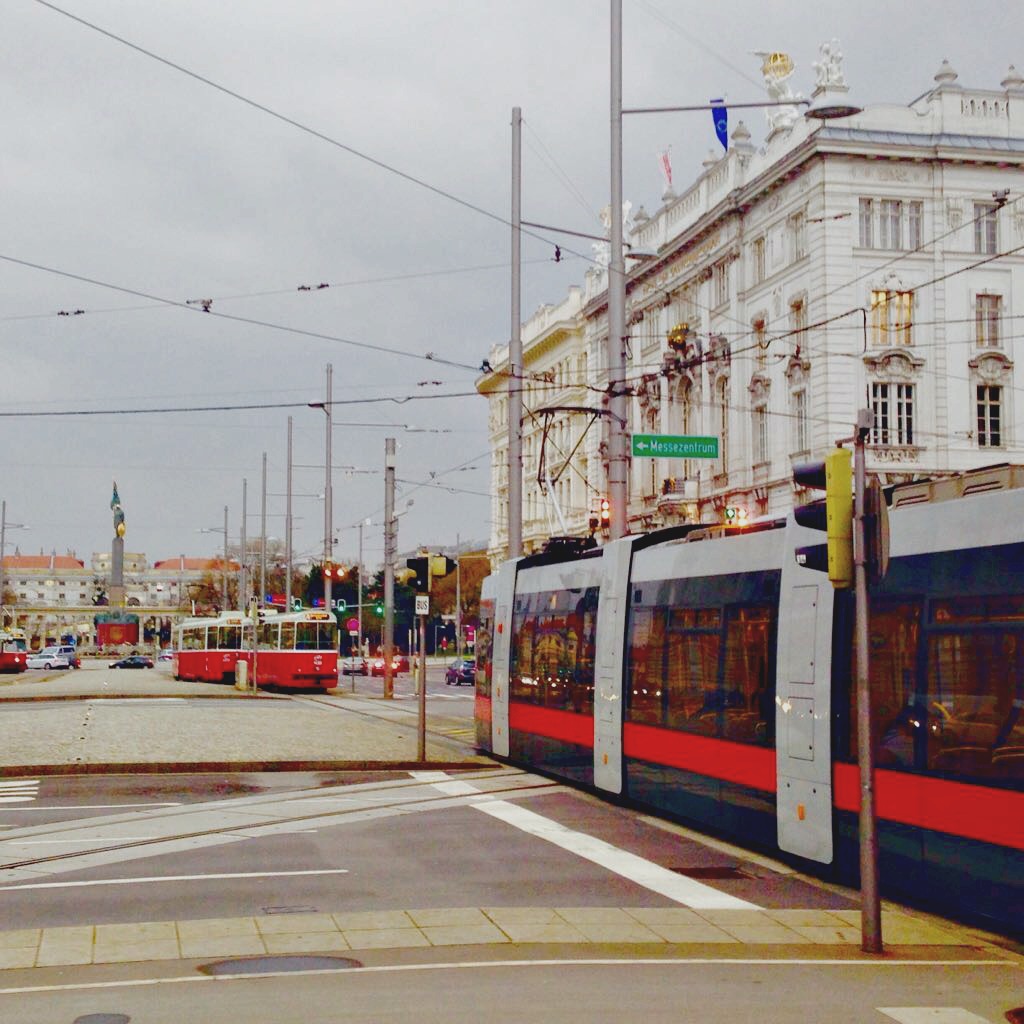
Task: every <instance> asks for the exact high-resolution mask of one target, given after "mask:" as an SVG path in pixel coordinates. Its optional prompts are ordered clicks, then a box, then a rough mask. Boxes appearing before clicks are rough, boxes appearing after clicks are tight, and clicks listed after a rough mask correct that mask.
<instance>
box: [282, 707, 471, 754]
mask: <svg viewBox="0 0 1024 1024" xmlns="http://www.w3.org/2000/svg"><path fill="white" fill-rule="evenodd" d="M428 697H429V694H428ZM291 699H292V700H294V701H296V702H297V703H302V704H316V705H318V706H320V707H324V708H328V709H330V710H331V711H344V712H347V713H348V714H350V715H359V716H360V717H362V718H367V719H370V720H371V721H374V722H387V723H389V724H395V723H396V722H398V724H400V725H403V726H407V724H408V723H405V722H399V721H398V719H397V718H396V717H395V714H394V713H395V712H398V713H399V714H402V715H404V716H405V717H406V718H411V719H413V720H416V719H417V718H418V711H417V709H416V708H415V707H405V706H404V705H401V704H390V703H389V704H388V710H389V711H390V712H391V714H374V712H372V711H370V710H367V709H364V708H354V707H352V706H351V705H346V704H337V703H335V702H334V701H330V700H324V699H323V698H321V697H313V696H307V695H298V694H296V695H293V696H292V698H291ZM435 717H436V716H435ZM448 720H449V721H451V722H457V723H458V724H459V728H461V729H466V730H469V731H470V732H472V733H473V734H474V735H475V725H474V720H473V719H472V718H469V719H466V720H465V724H462V720H461V719H452V718H449V719H448ZM429 723H430V717H429V716H428V718H427V728H426V734H427V735H428V736H430V737H432V738H433V739H435V740H436V741H437V742H438V744H439V745H441V746H445V747H448V748H449V749H451V750H454V751H456V752H458V753H460V754H465V753H466V751H467V750H468V751H476V743H475V742H466V741H465V740H459V739H457V738H456V737H454V736H452V735H451V734H450V733H447V732H444V731H442V730H439V729H436V728H431V727H430V724H429Z"/></svg>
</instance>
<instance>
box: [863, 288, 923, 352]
mask: <svg viewBox="0 0 1024 1024" xmlns="http://www.w3.org/2000/svg"><path fill="white" fill-rule="evenodd" d="M913 310H914V293H913V292H897V291H883V290H877V291H872V293H871V323H872V327H873V330H874V338H875V344H876V345H883V346H889V345H910V344H912V343H913V338H912V337H911V326H912V325H911V317H912V315H913Z"/></svg>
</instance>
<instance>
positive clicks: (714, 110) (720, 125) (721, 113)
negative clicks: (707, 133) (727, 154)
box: [708, 99, 729, 150]
mask: <svg viewBox="0 0 1024 1024" xmlns="http://www.w3.org/2000/svg"><path fill="white" fill-rule="evenodd" d="M708 102H709V103H711V104H713V106H712V107H711V117H712V118H713V119H714V122H715V134H716V135H717V136H718V141H719V142H720V143H721V144H722V148H723V149H725V150H728V149H729V111H728V110H727V109H726V107H725V100H722V99H718V100H709V101H708Z"/></svg>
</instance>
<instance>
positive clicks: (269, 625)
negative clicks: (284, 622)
mask: <svg viewBox="0 0 1024 1024" xmlns="http://www.w3.org/2000/svg"><path fill="white" fill-rule="evenodd" d="M278 626H279V623H277V622H261V623H260V626H259V628H258V629H257V631H256V640H257V643H258V644H259V649H260V650H261V651H276V650H277V633H278Z"/></svg>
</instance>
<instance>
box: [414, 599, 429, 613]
mask: <svg viewBox="0 0 1024 1024" xmlns="http://www.w3.org/2000/svg"><path fill="white" fill-rule="evenodd" d="M416 614H417V615H429V614H430V597H429V596H428V595H427V594H417V595H416Z"/></svg>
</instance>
